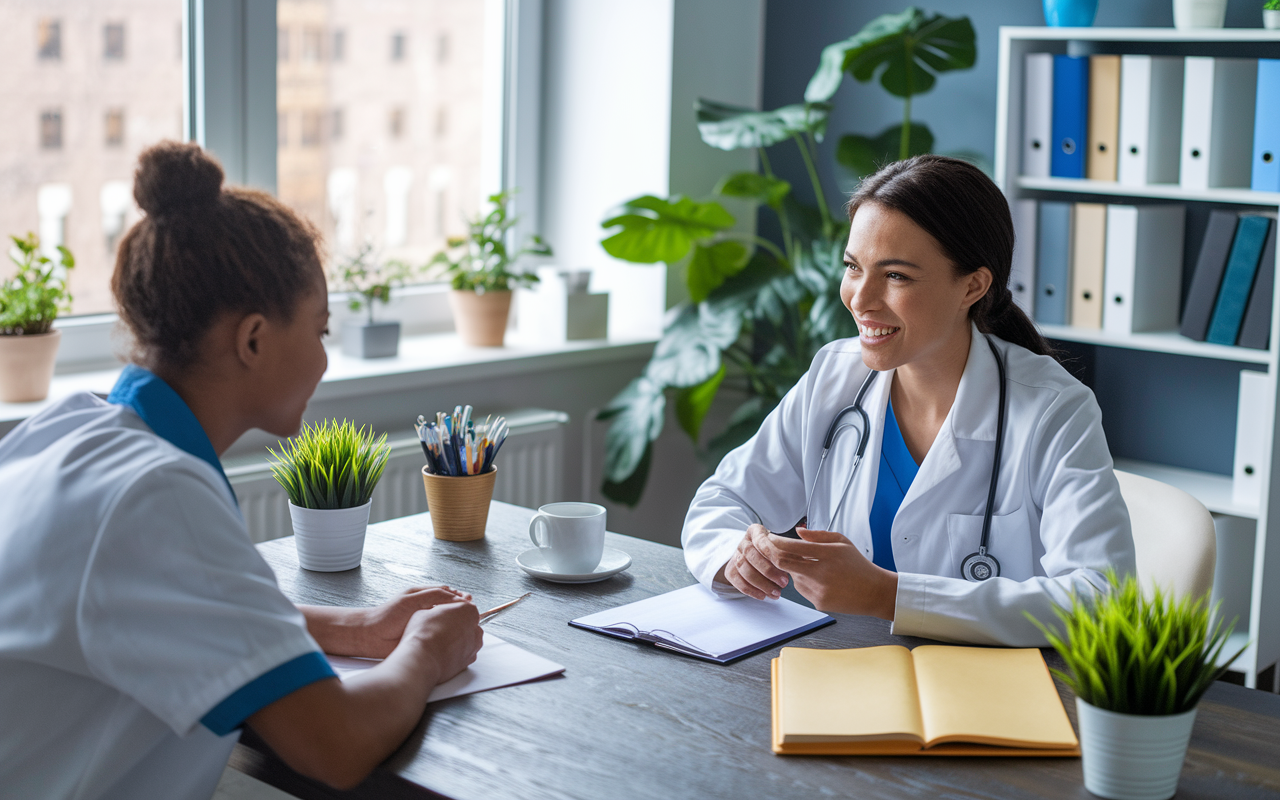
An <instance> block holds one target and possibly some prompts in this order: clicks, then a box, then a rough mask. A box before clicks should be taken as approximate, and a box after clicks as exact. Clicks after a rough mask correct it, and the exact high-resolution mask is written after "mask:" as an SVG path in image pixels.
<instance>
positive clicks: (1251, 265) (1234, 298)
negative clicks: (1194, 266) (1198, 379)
mask: <svg viewBox="0 0 1280 800" xmlns="http://www.w3.org/2000/svg"><path fill="white" fill-rule="evenodd" d="M1270 229H1271V220H1270V219H1268V218H1267V217H1260V216H1254V215H1249V216H1244V217H1241V218H1240V224H1239V225H1238V226H1237V227H1236V240H1235V241H1234V242H1233V243H1232V244H1231V255H1230V256H1228V257H1227V272H1226V274H1225V275H1223V276H1222V288H1221V289H1219V290H1218V302H1217V303H1216V304H1215V305H1214V307H1213V319H1211V320H1210V321H1209V335H1208V337H1207V338H1206V341H1208V342H1212V343H1213V344H1225V345H1234V344H1235V343H1236V337H1238V336H1239V335H1240V323H1241V322H1243V321H1244V310H1245V308H1246V307H1247V306H1248V305H1249V292H1251V291H1252V290H1253V279H1254V278H1255V277H1256V276H1257V274H1258V262H1259V261H1260V260H1261V258H1262V248H1263V246H1264V245H1265V244H1266V243H1267V233H1268V232H1269V231H1270Z"/></svg>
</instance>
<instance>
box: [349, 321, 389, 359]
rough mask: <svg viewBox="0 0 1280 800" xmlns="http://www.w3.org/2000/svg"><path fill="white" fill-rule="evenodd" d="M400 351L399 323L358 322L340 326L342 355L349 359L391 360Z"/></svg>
mask: <svg viewBox="0 0 1280 800" xmlns="http://www.w3.org/2000/svg"><path fill="white" fill-rule="evenodd" d="M399 350H400V323H399V322H360V321H357V320H349V321H347V322H345V323H343V325H342V354H343V355H344V356H350V357H351V358H391V357H392V356H394V355H395V354H396V353H397V352H399Z"/></svg>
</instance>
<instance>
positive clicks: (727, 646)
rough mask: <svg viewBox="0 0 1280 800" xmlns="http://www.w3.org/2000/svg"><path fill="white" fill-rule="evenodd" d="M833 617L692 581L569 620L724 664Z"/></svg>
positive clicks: (586, 628) (833, 619)
mask: <svg viewBox="0 0 1280 800" xmlns="http://www.w3.org/2000/svg"><path fill="white" fill-rule="evenodd" d="M833 622H835V618H834V617H831V616H829V615H827V614H824V613H822V612H821V611H815V610H814V609H812V608H807V607H805V606H802V605H800V604H799V603H793V602H791V601H790V600H786V599H779V600H755V599H752V598H750V597H738V598H721V597H718V596H717V595H716V594H715V593H714V592H712V591H711V590H710V589H707V588H705V587H703V586H702V584H698V583H695V584H694V585H693V586H686V587H685V588H683V589H677V590H675V591H674V592H667V593H666V594H660V595H657V596H654V597H649V598H646V599H644V600H639V601H637V602H634V603H628V604H627V605H625V606H618V607H617V608H611V609H609V610H608V611H599V612H597V613H595V614H588V615H587V616H585V617H579V618H578V619H575V620H572V621H571V622H570V623H569V624H570V625H572V626H574V627H575V628H583V629H584V630H589V631H594V632H596V633H603V634H604V635H605V636H613V637H615V638H618V639H628V640H631V641H637V642H647V643H649V644H652V645H654V646H655V647H661V648H662V649H664V650H670V651H672V652H674V653H680V654H681V655H686V656H692V657H693V658H701V659H703V660H705V661H714V662H715V663H717V664H728V663H729V662H730V661H735V660H737V659H739V658H744V657H745V656H749V655H751V654H752V653H758V652H760V651H761V650H767V649H768V648H770V647H772V646H773V645H775V644H778V643H779V642H783V641H786V640H787V639H791V638H794V637H796V636H799V635H801V634H804V633H808V632H809V631H812V630H816V629H818V628H821V627H823V626H825V625H830V624H831V623H833Z"/></svg>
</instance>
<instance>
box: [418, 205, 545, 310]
mask: <svg viewBox="0 0 1280 800" xmlns="http://www.w3.org/2000/svg"><path fill="white" fill-rule="evenodd" d="M513 192H514V190H508V191H502V192H498V193H497V194H494V195H490V196H489V203H490V204H491V205H492V206H493V208H492V209H491V210H490V211H489V213H488V214H477V215H476V218H475V219H473V220H471V221H469V222H468V223H467V229H468V230H467V235H466V236H459V237H454V238H451V239H449V242H448V244H449V249H448V250H446V251H443V252H440V253H437V254H436V255H435V257H434V258H432V259H431V262H430V263H431V265H434V266H437V267H439V268H440V269H441V271H442V272H443V274H444V275H446V276H448V278H449V282H450V284H451V285H452V286H453V288H454V289H457V290H459V291H468V292H476V293H477V294H484V293H485V292H507V291H510V290H511V289H513V288H515V287H517V286H530V285H532V284H534V283H537V282H538V276H537V275H535V274H534V273H532V272H517V271H514V270H512V268H511V267H512V265H513V264H514V263H515V261H516V259H518V258H520V256H524V255H537V256H549V255H551V246H550V245H548V244H547V243H546V242H544V241H542V237H540V236H537V235H534V236H530V237H529V239H528V241H527V242H526V243H525V245H524V246H523V247H521V248H520V249H518V250H515V251H514V252H512V251H511V250H509V249H508V247H507V239H508V238H509V237H508V232H509V231H510V230H511V227H512V226H513V225H515V224H516V222H517V221H518V220H517V218H516V217H513V216H511V214H510V213H509V211H508V206H509V205H510V203H511V195H512V193H513ZM450 251H452V253H453V254H452V255H451V254H450Z"/></svg>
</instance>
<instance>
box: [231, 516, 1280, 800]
mask: <svg viewBox="0 0 1280 800" xmlns="http://www.w3.org/2000/svg"><path fill="white" fill-rule="evenodd" d="M532 515H533V512H532V511H530V510H528V509H524V508H519V507H517V506H510V505H506V504H503V503H494V505H493V508H492V511H491V512H490V515H489V527H488V535H487V536H486V538H485V539H484V540H482V541H478V542H466V543H458V542H444V541H438V540H436V539H434V538H433V536H432V534H431V525H430V518H429V515H426V514H422V515H418V516H413V517H404V518H402V519H397V520H390V521H388V522H383V523H380V524H377V525H373V526H370V528H369V533H368V536H367V538H366V540H365V551H364V563H363V565H362V566H361V567H360V569H357V570H351V571H349V572H342V573H329V574H326V573H318V572H304V571H303V570H301V569H299V568H298V561H297V555H296V551H295V549H294V545H293V541H292V540H291V539H287V538H286V539H279V540H276V541H272V542H267V543H264V544H262V545H259V549H260V550H261V552H262V554H263V556H264V557H265V558H266V560H267V562H268V563H270V564H271V566H272V568H273V569H274V570H275V572H276V575H277V577H278V578H279V581H280V586H281V588H282V589H283V590H284V593H285V594H286V595H288V596H289V597H290V598H291V599H292V600H294V601H295V602H299V603H312V604H332V605H346V606H354V605H373V604H376V603H379V602H381V601H383V600H385V599H386V598H387V597H388V596H390V595H391V594H393V593H394V592H396V591H399V590H401V589H403V588H405V587H407V586H410V585H414V584H418V585H421V584H427V583H448V584H450V585H451V586H454V587H457V588H459V589H463V590H466V591H469V592H471V593H472V594H473V595H475V600H476V603H477V605H479V606H480V607H481V608H486V607H489V606H491V605H496V604H497V603H499V602H501V601H504V600H507V599H510V598H512V597H514V596H516V595H519V594H522V593H524V592H526V591H533V593H534V594H533V596H532V597H530V598H528V599H526V600H525V601H524V602H523V603H521V604H520V605H519V606H518V607H516V608H515V609H513V610H512V611H510V612H508V613H506V614H503V615H502V616H501V617H499V618H498V619H495V620H494V621H493V623H492V624H491V625H490V626H488V627H489V629H490V630H492V631H493V632H494V633H495V634H497V635H498V636H501V637H502V638H504V639H507V640H508V641H511V642H513V643H515V644H518V645H520V646H521V647H524V648H526V649H528V650H531V651H533V652H535V653H538V654H540V655H543V656H546V657H547V658H550V659H552V660H554V661H557V662H559V663H561V664H564V665H565V667H566V668H567V669H566V672H565V675H564V677H562V678H552V679H549V680H545V681H541V682H537V683H532V684H526V685H523V686H516V687H512V688H507V689H499V690H496V691H492V692H486V693H482V694H476V695H470V696H468V697H461V698H456V699H453V700H446V701H443V702H440V703H435V704H432V705H431V706H429V707H428V709H427V713H426V715H425V716H424V718H423V721H422V723H421V724H420V725H419V726H418V728H417V730H416V731H415V732H414V733H413V734H412V735H411V736H410V738H409V740H408V741H407V742H406V743H405V744H404V746H402V747H401V748H400V750H399V751H398V752H396V753H395V754H394V755H393V756H392V757H391V758H390V759H388V760H387V762H386V763H385V764H383V765H382V766H381V767H379V768H378V770H376V771H375V773H374V774H373V776H372V777H370V778H369V780H368V781H366V782H365V783H364V784H362V785H361V786H360V787H359V788H358V789H357V790H355V791H354V792H352V793H351V795H344V794H342V793H335V792H333V791H332V790H329V789H327V788H326V787H323V786H321V785H319V784H317V783H314V782H312V781H309V780H307V779H305V778H302V777H300V776H298V775H296V774H295V773H293V772H292V771H291V770H289V769H288V767H286V766H284V765H283V764H282V763H281V762H280V761H279V760H278V759H276V758H275V757H274V756H272V755H271V754H270V752H269V751H267V750H266V748H265V747H264V746H263V745H262V743H261V741H260V740H257V739H256V738H255V737H254V736H253V735H252V733H251V732H249V731H246V733H245V736H244V738H243V739H242V743H241V744H240V745H238V746H237V748H236V751H235V754H234V755H233V756H232V759H231V765H232V766H233V767H235V768H237V769H239V770H241V771H243V772H245V773H248V774H249V775H252V776H254V777H256V778H258V779H259V780H263V781H266V782H267V783H270V784H272V785H275V786H278V787H279V788H281V789H283V790H285V791H288V792H291V793H293V794H295V795H297V796H299V797H302V798H328V797H341V796H359V797H378V798H399V797H438V796H444V797H450V798H457V799H458V800H470V799H471V798H476V800H480V799H481V798H484V799H485V800H489V799H493V800H499V799H500V798H521V799H522V800H534V799H535V798H584V799H585V800H606V799H609V800H611V799H612V798H653V800H671V799H672V798H684V797H697V798H721V797H723V798H762V799H763V798H791V797H795V798H806V800H811V799H812V798H814V797H823V796H832V797H857V798H891V797H892V798H900V797H921V798H935V797H939V796H943V797H965V798H977V797H991V798H1009V797H1052V798H1060V797H1071V798H1087V797H1091V795H1089V794H1088V793H1087V792H1086V791H1085V789H1084V786H1083V783H1082V779H1081V773H1080V761H1079V759H1074V758H1070V759H1057V758H1044V759H1040V758H1027V759H980V758H936V759H935V758H910V757H908V758H851V757H846V758H832V757H824V758H818V757H794V756H792V757H781V756H775V755H774V754H773V753H772V752H771V751H770V749H769V722H770V710H769V659H770V658H772V657H773V656H774V655H776V654H777V651H778V648H774V649H772V650H770V651H768V652H766V653H760V654H758V655H754V656H751V657H749V658H746V659H743V660H742V661H740V662H738V663H736V664H731V665H729V666H719V665H717V664H710V663H707V662H703V661H698V660H695V659H690V658H682V657H680V656H677V655H674V654H672V653H668V652H664V651H660V650H657V649H655V648H652V647H648V646H643V645H636V644H631V643H627V642H622V641H618V640H616V639H610V638H607V637H605V636H601V635H598V634H594V633H590V632H588V631H583V630H579V629H577V628H571V627H569V625H567V624H566V623H567V622H568V621H569V620H570V619H573V618H575V617H579V616H582V615H584V614H589V613H591V612H594V611H600V610H603V609H606V608H610V607H613V606H616V605H620V604H622V603H628V602H631V601H633V600H640V599H642V598H645V597H649V596H651V595H654V594H658V593H660V592H666V591H670V590H672V589H678V588H680V587H682V586H687V585H689V584H690V583H692V582H693V579H692V577H691V576H690V575H689V573H688V572H687V571H686V569H685V566H684V559H683V558H682V556H681V553H680V551H679V550H678V549H676V548H672V547H667V546H665V545H660V544H654V543H652V542H647V541H643V540H640V539H634V538H631V537H628V536H620V535H617V534H609V536H608V539H607V540H606V541H607V543H608V544H609V545H610V546H612V547H618V548H621V549H622V550H625V551H626V552H628V553H630V554H631V556H632V558H633V559H634V563H633V564H632V566H631V568H630V569H629V570H628V571H627V572H624V573H622V574H621V575H617V576H614V577H613V578H610V579H608V580H606V581H603V582H600V583H594V584H585V585H578V586H569V585H558V584H550V583H544V582H542V581H537V580H534V579H533V578H530V577H528V576H526V575H525V574H524V573H523V572H521V571H520V569H519V567H517V566H516V564H515V557H516V555H517V554H518V553H520V552H521V551H523V550H525V549H527V548H528V547H530V544H529V538H528V535H527V533H526V530H527V526H528V521H529V518H530V517H531V516H532ZM838 619H839V621H838V622H837V624H835V625H830V626H827V627H825V628H822V629H821V630H818V631H815V632H814V633H811V634H809V635H807V636H804V637H801V638H800V639H798V640H795V641H794V642H793V644H797V645H803V646H813V647H855V646H866V645H879V644H890V643H894V644H905V645H908V646H914V645H916V644H922V643H924V640H913V639H907V638H904V637H897V636H892V635H890V634H889V625H888V623H886V622H883V621H881V620H876V619H867V618H862V617H846V616H842V615H838ZM1051 655H1052V654H1051ZM1060 690H1061V691H1062V692H1063V694H1064V697H1065V698H1067V699H1068V702H1067V704H1066V707H1067V711H1068V713H1069V714H1070V715H1071V716H1072V718H1073V721H1074V717H1075V704H1074V702H1073V701H1070V699H1069V695H1068V693H1067V692H1066V690H1065V689H1062V688H1061V687H1060ZM990 691H997V692H998V691H999V687H990ZM1199 797H1204V798H1209V797H1214V798H1223V797H1230V798H1253V797H1280V696H1277V695H1271V694H1266V693H1263V692H1260V691H1256V690H1249V689H1244V688H1241V687H1238V686H1232V685H1227V684H1222V683H1219V684H1217V685H1215V686H1214V687H1213V689H1211V690H1210V692H1209V694H1208V695H1207V696H1206V697H1205V699H1204V700H1203V701H1202V702H1201V704H1200V711H1199V714H1198V716H1197V719H1196V727H1195V733H1194V736H1193V738H1192V741H1191V750H1190V752H1189V754H1188V756H1187V763H1186V766H1185V767H1184V769H1183V772H1182V781H1181V784H1180V787H1179V792H1178V798H1179V800H1183V799H1185V798H1199Z"/></svg>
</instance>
